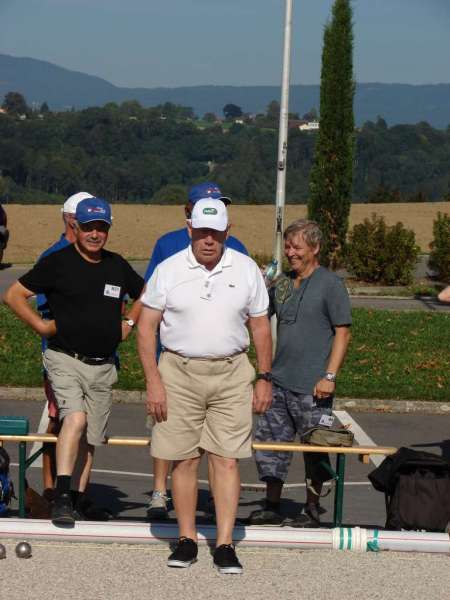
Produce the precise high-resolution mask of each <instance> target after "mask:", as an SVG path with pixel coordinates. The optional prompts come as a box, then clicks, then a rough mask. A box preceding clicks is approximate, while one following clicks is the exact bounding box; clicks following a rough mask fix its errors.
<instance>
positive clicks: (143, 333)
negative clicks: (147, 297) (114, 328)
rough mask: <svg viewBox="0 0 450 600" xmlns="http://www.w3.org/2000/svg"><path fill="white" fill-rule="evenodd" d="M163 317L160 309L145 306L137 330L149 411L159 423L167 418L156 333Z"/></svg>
mask: <svg viewBox="0 0 450 600" xmlns="http://www.w3.org/2000/svg"><path fill="white" fill-rule="evenodd" d="M161 318H162V312H161V311H160V310H157V309H155V308H150V307H148V306H143V307H142V311H141V315H140V317H139V323H138V332H137V348H138V353H139V358H140V360H141V364H142V369H143V371H144V375H145V382H146V388H147V412H148V413H149V414H150V415H152V417H153V418H154V419H155V421H156V422H157V423H161V422H162V421H166V420H167V400H166V391H165V389H164V384H163V382H162V380H161V376H160V374H159V371H158V364H157V362H156V335H157V332H158V329H159V324H160V323H161Z"/></svg>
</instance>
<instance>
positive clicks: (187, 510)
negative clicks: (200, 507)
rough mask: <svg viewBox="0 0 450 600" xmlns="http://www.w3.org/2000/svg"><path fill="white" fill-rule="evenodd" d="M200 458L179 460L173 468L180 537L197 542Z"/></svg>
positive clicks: (174, 496) (173, 491)
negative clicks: (196, 519)
mask: <svg viewBox="0 0 450 600" xmlns="http://www.w3.org/2000/svg"><path fill="white" fill-rule="evenodd" d="M199 464H200V457H198V458H189V459H187V460H178V461H174V462H173V467H172V496H173V504H174V506H175V513H176V515H177V521H178V528H179V535H180V537H188V538H191V539H193V540H194V541H197V528H196V526H195V513H196V510H197V472H198V465H199Z"/></svg>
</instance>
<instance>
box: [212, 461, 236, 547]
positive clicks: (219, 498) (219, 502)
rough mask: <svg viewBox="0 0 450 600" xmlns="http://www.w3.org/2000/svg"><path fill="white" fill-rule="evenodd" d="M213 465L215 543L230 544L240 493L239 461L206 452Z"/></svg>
mask: <svg viewBox="0 0 450 600" xmlns="http://www.w3.org/2000/svg"><path fill="white" fill-rule="evenodd" d="M208 460H209V461H211V463H212V465H213V473H214V480H213V489H214V501H215V506H216V521H217V545H218V546H220V545H221V544H231V542H232V541H233V528H234V524H235V521H236V513H237V508H238V503H239V494H240V483H241V480H240V476H239V463H238V460H237V459H235V458H225V457H223V456H218V455H217V454H208Z"/></svg>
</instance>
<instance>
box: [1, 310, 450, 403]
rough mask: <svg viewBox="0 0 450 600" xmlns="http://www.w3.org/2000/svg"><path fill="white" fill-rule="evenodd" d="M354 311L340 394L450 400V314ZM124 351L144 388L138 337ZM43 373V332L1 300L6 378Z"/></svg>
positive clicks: (135, 383) (128, 369) (132, 384)
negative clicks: (33, 328)
mask: <svg viewBox="0 0 450 600" xmlns="http://www.w3.org/2000/svg"><path fill="white" fill-rule="evenodd" d="M353 317H354V324H353V328H352V330H353V340H352V343H351V346H350V351H349V355H348V357H347V360H346V364H345V366H344V369H343V370H342V372H341V374H340V376H339V381H338V396H339V397H350V398H380V399H383V398H391V399H402V400H437V401H442V402H443V401H449V400H450V394H449V390H450V369H449V361H448V349H449V347H450V315H448V314H442V313H425V312H390V311H375V310H365V309H354V310H353ZM120 355H121V362H122V369H121V372H120V378H119V383H118V387H119V388H121V389H130V390H136V389H138V390H139V389H144V381H143V377H142V370H141V367H140V364H139V360H138V357H137V353H136V343H135V338H134V337H132V338H131V339H130V340H128V341H127V342H126V343H125V344H123V345H122V346H121V348H120ZM252 357H253V355H252ZM41 379H42V375H41V360H40V341H39V338H38V337H37V336H36V335H35V334H33V333H32V332H31V330H29V329H28V328H26V327H25V326H24V325H23V324H22V323H21V322H19V321H18V320H17V319H16V318H15V317H14V316H13V315H12V314H11V313H10V311H9V310H8V309H7V308H6V307H5V306H0V384H1V385H3V386H31V387H35V386H40V385H41Z"/></svg>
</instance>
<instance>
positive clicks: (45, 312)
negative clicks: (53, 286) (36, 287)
mask: <svg viewBox="0 0 450 600" xmlns="http://www.w3.org/2000/svg"><path fill="white" fill-rule="evenodd" d="M69 244H70V242H69V241H68V240H67V238H66V236H65V234H64V233H63V234H61V237H60V238H59V240H58V241H57V242H55V243H54V244H53V245H52V246H50V247H49V248H47V250H44V252H43V253H42V254H41V255H40V257H39V258H38V259H37V262H39V261H40V260H42V259H43V258H44V257H45V256H48V255H49V254H53V252H58V250H62V249H63V248H65V247H66V246H69ZM36 307H37V309H38V311H39V312H40V313H41V317H42V318H43V319H51V314H50V307H49V305H48V302H47V298H46V297H45V294H38V295H37V296H36ZM41 348H42V352H45V351H46V350H47V338H45V337H43V338H41Z"/></svg>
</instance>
